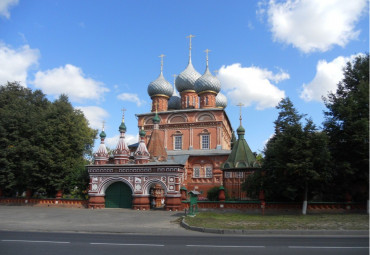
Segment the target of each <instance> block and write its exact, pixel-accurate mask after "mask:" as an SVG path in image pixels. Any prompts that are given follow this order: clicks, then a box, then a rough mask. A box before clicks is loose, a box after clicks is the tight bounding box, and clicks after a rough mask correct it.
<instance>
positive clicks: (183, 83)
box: [176, 61, 200, 93]
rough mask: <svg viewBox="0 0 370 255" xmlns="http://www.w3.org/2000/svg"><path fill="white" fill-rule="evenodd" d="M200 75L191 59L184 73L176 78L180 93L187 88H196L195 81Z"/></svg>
mask: <svg viewBox="0 0 370 255" xmlns="http://www.w3.org/2000/svg"><path fill="white" fill-rule="evenodd" d="M199 77H200V73H198V72H197V71H196V70H195V69H194V67H193V64H192V63H191V61H189V64H188V66H187V67H186V69H185V70H184V71H182V73H180V74H179V76H177V78H176V89H177V91H179V92H180V93H181V92H182V91H185V90H194V83H195V81H196V80H197V79H198V78H199Z"/></svg>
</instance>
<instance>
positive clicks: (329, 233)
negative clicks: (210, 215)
mask: <svg viewBox="0 0 370 255" xmlns="http://www.w3.org/2000/svg"><path fill="white" fill-rule="evenodd" d="M180 225H181V227H183V228H185V229H187V230H192V231H198V232H204V233H211V234H225V235H254V236H256V235H262V236H268V235H281V236H297V235H298V236H305V235H309V236H366V237H368V236H369V231H368V230H242V229H216V228H202V227H195V226H190V225H189V224H187V223H186V222H185V218H184V217H183V218H182V220H181V222H180Z"/></svg>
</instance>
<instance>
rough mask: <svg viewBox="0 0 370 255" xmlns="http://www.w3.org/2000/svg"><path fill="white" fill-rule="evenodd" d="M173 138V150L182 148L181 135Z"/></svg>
mask: <svg viewBox="0 0 370 255" xmlns="http://www.w3.org/2000/svg"><path fill="white" fill-rule="evenodd" d="M174 138H175V146H174V149H175V150H182V136H181V135H176V136H174Z"/></svg>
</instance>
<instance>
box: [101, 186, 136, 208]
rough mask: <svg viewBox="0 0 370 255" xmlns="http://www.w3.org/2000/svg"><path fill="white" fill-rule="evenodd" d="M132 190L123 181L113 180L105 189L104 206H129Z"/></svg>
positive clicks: (130, 204) (130, 205)
mask: <svg viewBox="0 0 370 255" xmlns="http://www.w3.org/2000/svg"><path fill="white" fill-rule="evenodd" d="M131 207H132V191H131V189H130V187H129V186H128V185H127V184H125V183H123V182H115V183H112V184H111V185H109V187H108V188H107V190H106V191H105V208H131Z"/></svg>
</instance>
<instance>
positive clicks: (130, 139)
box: [104, 134, 138, 149]
mask: <svg viewBox="0 0 370 255" xmlns="http://www.w3.org/2000/svg"><path fill="white" fill-rule="evenodd" d="M119 136H120V135H119V134H118V135H115V136H113V137H107V138H106V139H105V141H104V142H105V145H106V146H107V147H109V148H111V149H115V148H116V146H117V143H118V139H119ZM125 141H126V143H127V145H131V144H134V143H137V142H138V135H132V134H125Z"/></svg>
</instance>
